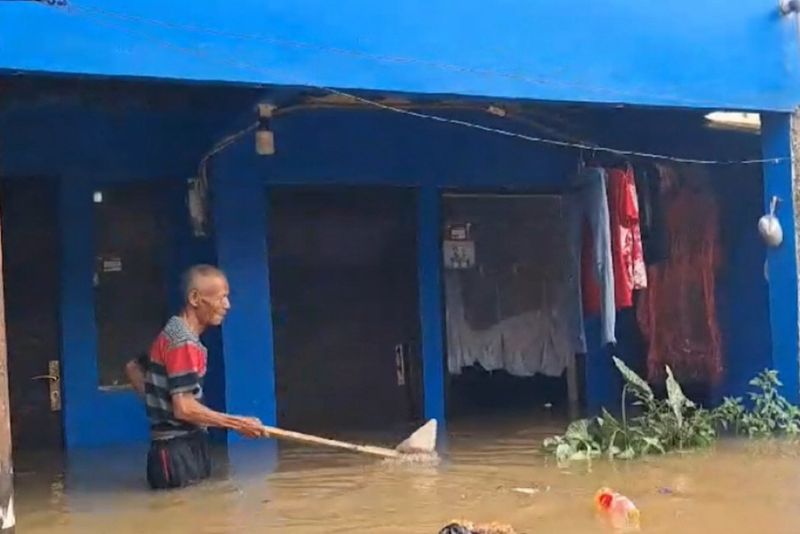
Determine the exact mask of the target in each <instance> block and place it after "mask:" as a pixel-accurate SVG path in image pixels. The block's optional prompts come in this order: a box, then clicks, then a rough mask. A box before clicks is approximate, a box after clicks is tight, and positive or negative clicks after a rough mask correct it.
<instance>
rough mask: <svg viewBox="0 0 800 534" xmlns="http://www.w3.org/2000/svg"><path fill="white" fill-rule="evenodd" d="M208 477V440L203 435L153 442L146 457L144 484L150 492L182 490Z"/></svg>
mask: <svg viewBox="0 0 800 534" xmlns="http://www.w3.org/2000/svg"><path fill="white" fill-rule="evenodd" d="M210 475H211V459H210V457H209V454H208V436H207V434H206V433H205V432H203V431H198V432H193V433H191V434H187V435H186V436H180V437H176V438H171V439H165V440H153V442H152V443H151V444H150V452H148V453H147V482H148V483H149V484H150V487H151V488H153V489H169V488H183V487H186V486H190V485H192V484H196V483H198V482H200V481H202V480H205V479H207V478H208V477H209V476H210Z"/></svg>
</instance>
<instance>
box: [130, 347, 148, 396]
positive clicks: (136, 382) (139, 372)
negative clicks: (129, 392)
mask: <svg viewBox="0 0 800 534" xmlns="http://www.w3.org/2000/svg"><path fill="white" fill-rule="evenodd" d="M125 374H126V375H127V376H128V381H129V382H130V383H131V386H133V389H134V390H136V393H138V394H139V396H140V397H144V367H143V366H142V357H141V356H140V357H138V358H134V359H133V360H131V361H129V362H128V363H127V364H125Z"/></svg>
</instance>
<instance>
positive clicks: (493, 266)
mask: <svg viewBox="0 0 800 534" xmlns="http://www.w3.org/2000/svg"><path fill="white" fill-rule="evenodd" d="M443 214H444V220H443V225H444V232H443V234H444V236H443V237H444V256H443V261H444V269H443V271H444V274H443V277H444V281H443V282H444V287H445V309H446V317H447V368H448V371H449V373H448V383H447V386H448V414H449V416H450V417H451V418H459V416H468V417H473V416H480V415H484V414H485V415H491V416H497V415H519V414H520V413H522V414H529V413H531V412H533V411H537V409H539V408H542V407H543V406H546V405H547V406H557V407H561V406H563V405H564V404H565V401H566V399H567V382H566V375H565V371H566V366H567V364H568V362H570V361H572V359H573V358H574V351H573V349H574V346H573V343H572V338H571V336H570V332H569V328H568V321H566V320H565V319H566V315H565V311H566V308H565V307H566V306H567V305H568V293H567V289H568V284H567V282H568V280H567V278H566V277H565V276H566V274H568V270H567V269H566V268H565V267H566V265H567V260H568V257H569V249H568V247H567V241H566V239H565V234H566V231H565V228H566V227H565V224H566V223H565V220H564V217H563V205H562V199H561V197H560V196H559V195H542V194H537V195H532V194H482V193H480V194H473V193H448V194H445V195H444V198H443Z"/></svg>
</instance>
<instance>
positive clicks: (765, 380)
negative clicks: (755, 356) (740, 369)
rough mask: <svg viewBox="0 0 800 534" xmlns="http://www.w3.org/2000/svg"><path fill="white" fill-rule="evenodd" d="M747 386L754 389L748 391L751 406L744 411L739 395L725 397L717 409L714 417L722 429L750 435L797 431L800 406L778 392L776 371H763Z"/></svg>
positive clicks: (758, 435) (753, 436) (799, 425)
mask: <svg viewBox="0 0 800 534" xmlns="http://www.w3.org/2000/svg"><path fill="white" fill-rule="evenodd" d="M750 385H751V386H752V387H753V388H755V389H756V390H757V391H753V392H750V393H749V394H748V395H749V397H750V401H751V403H752V405H753V407H752V409H750V410H747V409H746V408H745V407H744V405H743V403H742V399H740V398H726V399H725V400H724V401H723V403H722V405H721V406H720V407H719V408H717V410H716V415H717V420H718V421H719V422H720V424H721V425H722V426H723V427H724V428H726V429H731V430H733V431H734V432H736V433H737V434H744V435H747V436H749V437H751V438H765V437H772V436H781V435H784V436H797V435H798V434H800V408H798V407H797V406H795V405H793V404H792V403H790V402H789V401H788V400H786V398H785V397H783V395H781V394H780V391H779V390H780V388H781V387H782V386H783V384H782V383H781V381H780V380H779V379H778V372H777V371H772V370H765V371H762V372H761V373H759V374H758V376H756V377H755V378H753V379H752V380H751V381H750Z"/></svg>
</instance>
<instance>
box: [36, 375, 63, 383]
mask: <svg viewBox="0 0 800 534" xmlns="http://www.w3.org/2000/svg"><path fill="white" fill-rule="evenodd" d="M31 380H50V381H52V382H55V381H57V380H58V377H57V376H54V375H38V376H32V377H31Z"/></svg>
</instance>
